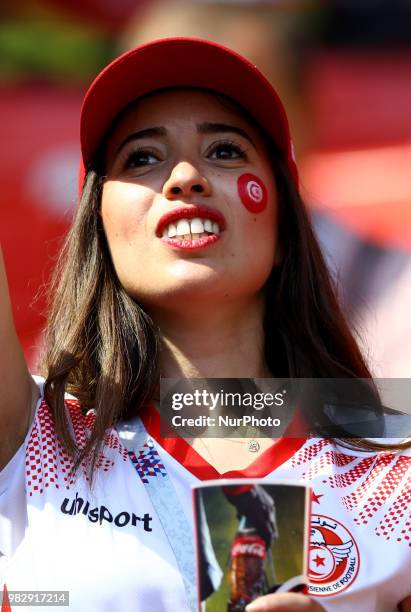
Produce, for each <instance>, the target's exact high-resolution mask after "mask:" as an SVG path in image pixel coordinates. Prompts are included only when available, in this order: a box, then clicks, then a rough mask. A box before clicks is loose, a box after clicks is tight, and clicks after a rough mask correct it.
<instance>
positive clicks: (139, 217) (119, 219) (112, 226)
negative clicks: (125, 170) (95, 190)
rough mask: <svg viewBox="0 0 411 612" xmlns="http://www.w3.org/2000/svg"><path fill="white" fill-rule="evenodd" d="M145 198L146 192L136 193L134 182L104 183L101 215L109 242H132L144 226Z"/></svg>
mask: <svg viewBox="0 0 411 612" xmlns="http://www.w3.org/2000/svg"><path fill="white" fill-rule="evenodd" d="M145 200H146V198H145V197H144V193H140V190H139V192H138V193H136V189H135V186H133V185H132V184H127V183H116V182H114V181H109V182H107V183H106V184H105V185H104V187H103V194H102V200H101V216H102V221H103V226H104V230H105V233H106V236H107V239H108V241H109V243H110V242H112V241H116V240H126V241H127V242H130V241H131V240H132V238H133V236H134V235H135V234H136V232H137V231H138V230H139V229H141V228H142V227H144V216H145V214H146V208H147V206H146V202H145Z"/></svg>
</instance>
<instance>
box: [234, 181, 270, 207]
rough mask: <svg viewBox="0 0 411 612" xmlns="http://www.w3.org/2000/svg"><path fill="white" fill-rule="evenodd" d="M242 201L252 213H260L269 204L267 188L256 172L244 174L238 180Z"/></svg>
mask: <svg viewBox="0 0 411 612" xmlns="http://www.w3.org/2000/svg"><path fill="white" fill-rule="evenodd" d="M237 187H238V194H239V196H240V200H241V202H242V203H243V204H244V206H245V207H246V209H247V210H249V211H250V212H252V213H260V212H262V211H263V210H264V209H265V208H266V206H267V200H268V196H267V188H266V186H265V185H264V183H263V181H262V180H261V179H260V178H259V177H258V176H256V175H255V174H242V175H241V176H240V177H239V178H238V181H237Z"/></svg>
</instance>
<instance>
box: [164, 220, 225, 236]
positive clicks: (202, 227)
mask: <svg viewBox="0 0 411 612" xmlns="http://www.w3.org/2000/svg"><path fill="white" fill-rule="evenodd" d="M206 232H208V233H206ZM219 233H220V228H219V226H218V223H215V222H214V221H211V220H210V219H200V218H199V217H195V218H194V219H179V220H178V221H177V223H169V225H167V227H165V228H164V230H163V236H162V237H163V238H174V237H175V236H178V237H180V238H182V239H183V240H197V239H199V238H203V237H206V236H208V235H209V234H217V235H218V234H219Z"/></svg>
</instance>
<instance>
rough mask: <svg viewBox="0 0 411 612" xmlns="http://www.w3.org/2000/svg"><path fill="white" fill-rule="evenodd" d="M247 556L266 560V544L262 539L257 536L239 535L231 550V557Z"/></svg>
mask: <svg viewBox="0 0 411 612" xmlns="http://www.w3.org/2000/svg"><path fill="white" fill-rule="evenodd" d="M241 556H247V557H256V558H258V559H265V543H264V540H263V539H262V538H260V537H259V536H257V535H255V536H254V535H253V536H245V535H239V536H238V537H237V538H236V539H235V540H234V542H233V546H232V548H231V557H232V558H233V559H235V558H236V557H241Z"/></svg>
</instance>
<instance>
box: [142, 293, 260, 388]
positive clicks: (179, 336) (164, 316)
mask: <svg viewBox="0 0 411 612" xmlns="http://www.w3.org/2000/svg"><path fill="white" fill-rule="evenodd" d="M196 306H197V305H196ZM150 314H151V315H152V317H153V319H154V320H155V321H156V323H157V324H158V326H159V328H160V330H161V338H162V352H161V358H160V366H161V376H162V377H164V378H264V377H266V376H269V373H268V371H267V368H266V366H265V362H264V334H263V316H264V299H263V296H256V297H255V298H254V299H253V300H248V301H247V302H246V303H242V304H238V303H237V304H236V305H235V306H232V305H231V306H230V305H227V306H225V307H224V306H221V304H218V306H217V307H214V309H212V307H210V305H209V306H208V309H207V311H204V310H203V311H200V310H199V309H198V308H191V309H190V305H189V304H187V305H186V308H185V309H184V308H183V309H179V311H178V313H176V312H173V311H161V312H151V313H150Z"/></svg>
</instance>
